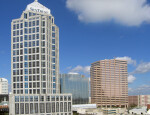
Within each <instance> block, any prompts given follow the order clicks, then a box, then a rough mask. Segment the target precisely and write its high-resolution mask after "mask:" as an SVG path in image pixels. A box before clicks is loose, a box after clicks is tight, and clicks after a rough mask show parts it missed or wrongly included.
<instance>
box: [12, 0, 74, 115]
mask: <svg viewBox="0 0 150 115" xmlns="http://www.w3.org/2000/svg"><path fill="white" fill-rule="evenodd" d="M11 34H12V35H11V40H12V41H11V83H12V94H11V95H10V100H11V101H10V115H11V114H12V115H16V114H19V115H20V114H30V115H31V114H36V115H37V114H40V115H49V113H55V114H56V113H57V114H58V115H59V113H62V114H63V113H64V114H68V115H70V114H71V95H69V94H68V95H63V94H62V95H60V94H59V92H60V90H59V87H60V86H59V28H58V27H57V26H56V25H55V23H54V17H53V16H52V15H51V11H50V9H48V8H46V7H45V6H43V5H42V4H40V3H39V2H38V1H37V0H35V1H34V2H33V3H31V4H29V5H28V6H27V8H26V10H25V11H24V12H23V13H22V15H21V17H20V18H19V19H15V20H13V21H12V23H11ZM61 100H63V102H60V101H61ZM62 105H63V106H62ZM61 109H63V110H61ZM12 111H13V112H12Z"/></svg>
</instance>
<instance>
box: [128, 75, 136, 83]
mask: <svg viewBox="0 0 150 115" xmlns="http://www.w3.org/2000/svg"><path fill="white" fill-rule="evenodd" d="M135 80H136V77H135V76H133V75H129V76H128V83H133V82H134V81H135Z"/></svg>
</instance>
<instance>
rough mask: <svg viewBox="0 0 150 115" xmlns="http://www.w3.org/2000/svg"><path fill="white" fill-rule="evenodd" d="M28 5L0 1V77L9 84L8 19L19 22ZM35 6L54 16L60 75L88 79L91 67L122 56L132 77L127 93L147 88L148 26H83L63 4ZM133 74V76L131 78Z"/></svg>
mask: <svg viewBox="0 0 150 115" xmlns="http://www.w3.org/2000/svg"><path fill="white" fill-rule="evenodd" d="M8 2H9V3H10V5H9V4H8ZM31 2H33V0H28V1H19V0H14V1H10V0H2V1H1V3H2V4H1V7H0V9H1V11H4V12H2V17H1V22H0V24H1V27H3V28H1V34H0V38H1V39H2V41H3V42H1V43H0V54H1V60H0V65H1V66H0V76H1V77H5V76H8V77H5V78H7V79H8V80H9V83H10V78H11V76H10V75H11V74H10V73H11V71H10V70H11V69H10V67H11V66H10V65H11V58H10V56H11V55H10V52H11V50H10V46H11V45H10V44H11V39H10V38H11V37H10V36H11V34H10V29H11V28H10V22H11V20H12V19H16V18H19V17H20V15H21V13H22V11H24V10H25V8H26V5H27V4H29V3H31ZM39 2H40V3H42V4H43V5H45V6H47V7H49V8H50V9H51V12H52V15H53V16H55V23H56V24H57V25H58V26H59V28H60V73H68V72H79V73H81V74H86V76H87V77H89V75H88V74H87V73H88V72H89V66H90V64H91V63H93V62H95V61H98V60H103V59H113V58H114V57H116V58H117V57H124V56H126V57H130V58H131V59H130V58H128V59H129V60H130V62H131V63H129V61H128V63H129V64H128V72H129V73H132V74H131V75H132V76H130V78H132V79H131V81H132V80H134V79H135V78H134V77H136V79H135V80H134V82H133V83H130V84H129V89H130V88H138V87H140V88H144V87H145V88H149V87H150V86H148V84H149V83H150V80H149V81H148V80H147V79H148V77H149V75H150V73H149V72H150V59H149V54H148V53H149V52H148V50H147V49H148V48H150V46H149V41H150V40H149V31H148V30H149V29H150V25H149V24H148V23H144V24H141V25H138V26H126V25H120V24H118V23H113V22H112V21H109V22H104V23H84V22H81V21H79V20H78V17H77V15H76V14H75V13H74V12H72V11H70V10H69V9H68V8H67V7H66V1H65V0H61V1H58V0H56V1H45V0H44V1H41V0H39ZM18 4H19V5H18ZM14 6H16V7H14ZM58 7H59V8H58ZM10 11H11V13H10ZM64 15H65V16H64ZM4 25H5V26H4ZM101 42H102V43H101ZM111 45H112V46H111ZM144 51H145V52H144ZM96 52H99V54H98V53H96ZM135 62H136V64H135ZM143 68H144V69H143ZM135 70H136V71H135ZM144 70H145V71H144ZM8 71H9V72H8ZM133 72H136V73H134V74H133ZM137 73H138V74H137ZM143 77H144V78H143ZM141 81H142V82H141ZM130 90H131V89H130ZM147 93H150V92H147Z"/></svg>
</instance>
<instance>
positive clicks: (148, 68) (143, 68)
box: [133, 62, 150, 73]
mask: <svg viewBox="0 0 150 115" xmlns="http://www.w3.org/2000/svg"><path fill="white" fill-rule="evenodd" d="M147 72H150V62H143V63H141V64H139V65H138V66H137V68H136V69H135V71H134V72H133V73H147Z"/></svg>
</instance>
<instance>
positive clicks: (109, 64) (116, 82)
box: [90, 59, 128, 108]
mask: <svg viewBox="0 0 150 115" xmlns="http://www.w3.org/2000/svg"><path fill="white" fill-rule="evenodd" d="M90 74H91V103H96V104H97V105H98V106H99V107H108V108H109V107H127V106H128V82H127V76H128V72H127V61H124V60H117V59H111V60H101V61H97V62H94V63H92V64H91V70H90Z"/></svg>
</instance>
